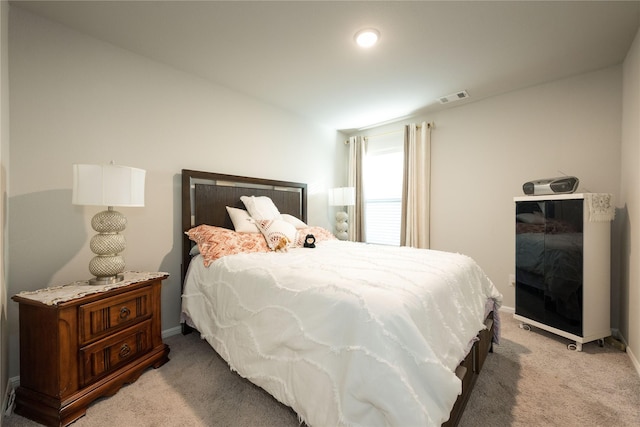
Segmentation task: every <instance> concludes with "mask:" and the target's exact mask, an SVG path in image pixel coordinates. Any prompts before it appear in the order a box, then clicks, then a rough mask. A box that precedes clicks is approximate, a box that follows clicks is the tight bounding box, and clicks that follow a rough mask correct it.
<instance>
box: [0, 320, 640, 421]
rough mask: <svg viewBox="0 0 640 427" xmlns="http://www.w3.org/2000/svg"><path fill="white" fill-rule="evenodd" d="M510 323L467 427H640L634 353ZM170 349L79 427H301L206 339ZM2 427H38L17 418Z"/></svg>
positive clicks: (182, 341) (177, 340) (191, 338)
mask: <svg viewBox="0 0 640 427" xmlns="http://www.w3.org/2000/svg"><path fill="white" fill-rule="evenodd" d="M502 317H503V338H502V344H501V345H499V346H496V347H495V352H494V353H493V354H490V355H489V357H488V359H487V362H486V363H485V366H484V369H483V371H482V373H481V375H480V378H479V379H478V382H477V384H476V388H475V390H474V392H473V394H472V396H471V399H470V401H469V404H468V406H467V409H466V411H465V413H464V415H463V418H462V421H461V423H460V426H461V427H469V426H483V427H486V426H496V427H499V426H639V425H640V378H639V377H638V374H637V373H636V371H635V370H634V368H633V366H632V364H631V362H630V360H629V357H628V356H627V355H626V354H625V353H623V352H621V351H619V350H616V349H614V348H613V347H611V346H608V345H605V347H603V348H601V347H599V346H598V345H597V343H589V344H586V345H585V346H584V348H583V351H582V352H574V351H570V350H567V348H566V345H567V343H569V341H568V340H565V339H563V338H559V337H557V336H555V335H552V334H549V333H546V332H544V331H539V330H534V331H531V332H529V331H526V330H523V329H520V328H519V327H518V322H516V321H514V320H513V318H512V317H511V316H510V315H508V314H503V315H502ZM166 342H167V343H168V344H169V345H170V346H171V354H170V355H169V356H170V357H171V361H170V362H169V363H167V364H166V365H164V366H163V367H161V368H160V369H157V370H148V371H147V372H145V373H144V374H143V375H142V376H141V377H140V379H139V380H138V381H136V382H135V383H134V384H131V385H128V386H126V387H124V388H122V389H121V390H120V391H119V392H118V393H117V394H116V395H114V396H112V397H109V398H104V399H100V400H98V401H96V402H95V403H94V404H93V405H91V406H90V407H89V409H88V411H87V414H86V416H85V417H83V418H81V419H80V420H78V421H77V422H76V423H74V424H73V425H74V426H77V427H85V426H107V425H122V426H278V427H287V426H291V427H297V426H299V423H298V418H297V416H296V415H295V413H293V411H291V410H290V409H289V408H287V407H285V406H283V405H281V404H279V403H278V402H276V401H275V400H274V399H273V398H271V397H270V396H269V395H268V394H267V393H266V392H264V391H263V390H262V389H260V388H258V387H255V386H253V385H252V384H251V383H249V382H247V381H245V380H243V379H242V378H240V377H239V376H238V375H236V374H235V373H233V372H231V371H230V370H229V369H228V367H227V365H226V363H225V362H224V361H222V360H221V359H220V358H219V357H218V356H217V354H216V353H215V352H214V351H213V349H211V347H209V345H208V344H207V343H206V342H205V341H202V340H200V339H199V337H198V336H197V335H195V334H191V335H188V336H181V335H178V336H173V337H170V338H168V339H167V340H166ZM2 425H3V426H6V427H18V426H35V425H36V424H35V423H33V422H31V421H29V420H27V419H25V418H23V417H20V416H17V415H15V414H14V415H12V416H10V417H5V418H4V420H3V423H2ZM403 427H404V426H403Z"/></svg>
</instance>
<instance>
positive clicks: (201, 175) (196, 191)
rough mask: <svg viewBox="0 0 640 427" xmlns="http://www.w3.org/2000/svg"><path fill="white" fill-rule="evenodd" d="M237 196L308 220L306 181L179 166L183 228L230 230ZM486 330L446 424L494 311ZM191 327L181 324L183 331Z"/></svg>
mask: <svg viewBox="0 0 640 427" xmlns="http://www.w3.org/2000/svg"><path fill="white" fill-rule="evenodd" d="M240 196H268V197H271V199H272V200H273V202H274V203H275V205H276V206H277V207H278V210H280V212H281V213H287V214H290V215H293V216H295V217H297V218H300V219H301V220H302V221H304V222H307V185H306V184H303V183H299V182H290V181H277V180H270V179H260V178H249V177H244V176H235V175H224V174H218V173H210V172H201V171H194V170H188V169H183V170H182V231H183V232H184V231H187V230H189V229H190V228H192V227H195V226H197V225H200V224H208V225H214V226H218V227H224V228H228V229H231V230H233V224H232V223H231V219H230V218H229V215H228V214H227V210H226V208H225V206H231V207H236V208H242V209H244V205H243V204H242V202H241V201H240ZM192 246H193V243H192V242H191V241H190V240H189V238H188V237H187V236H186V235H185V234H184V233H183V241H182V284H183V286H184V278H185V276H186V272H187V268H188V266H189V261H190V258H191V256H190V255H189V251H190V250H191V248H192ZM485 326H487V329H486V330H483V331H480V333H479V334H478V341H476V342H475V343H474V344H473V347H472V348H471V350H470V351H469V353H468V354H467V357H466V358H465V359H464V360H463V361H462V363H461V364H460V365H459V366H458V367H457V368H456V375H457V376H458V378H460V379H461V380H462V394H461V395H459V396H458V399H457V400H456V403H455V404H454V406H453V409H452V410H451V414H450V417H449V421H447V422H446V423H444V424H443V426H446V427H452V426H456V425H457V424H458V422H459V421H460V418H461V416H462V412H463V411H464V408H465V406H466V404H467V401H468V400H469V396H470V395H471V390H472V389H473V386H474V385H475V383H476V380H477V378H478V375H479V373H480V370H481V368H482V365H483V364H484V361H485V359H486V357H487V354H488V353H489V352H491V351H492V350H493V347H492V341H493V330H494V318H493V313H490V314H489V316H488V317H487V318H486V319H485ZM191 331H192V328H191V327H189V326H188V325H186V324H184V323H183V324H182V332H183V333H189V332H191Z"/></svg>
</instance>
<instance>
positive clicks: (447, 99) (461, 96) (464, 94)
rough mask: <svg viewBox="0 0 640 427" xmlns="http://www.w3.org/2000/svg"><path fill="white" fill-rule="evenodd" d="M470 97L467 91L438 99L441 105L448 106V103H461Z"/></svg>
mask: <svg viewBox="0 0 640 427" xmlns="http://www.w3.org/2000/svg"><path fill="white" fill-rule="evenodd" d="M468 97H469V94H468V93H467V91H466V90H461V91H460V92H456V93H452V94H451V95H447V96H442V97H440V98H438V101H440V104H446V103H448V102H453V101H459V100H461V99H465V98H468Z"/></svg>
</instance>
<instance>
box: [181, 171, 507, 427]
mask: <svg viewBox="0 0 640 427" xmlns="http://www.w3.org/2000/svg"><path fill="white" fill-rule="evenodd" d="M248 197H251V199H250V200H249V199H247V198H248ZM241 198H244V199H245V201H246V202H251V203H253V200H254V198H260V199H264V198H268V199H270V200H272V201H273V204H274V205H275V207H277V211H278V212H279V214H281V216H282V218H285V217H286V218H288V220H287V221H288V222H289V223H290V224H295V232H296V234H295V236H294V237H293V238H289V239H287V243H288V245H287V246H286V247H278V245H277V244H275V242H271V240H274V239H273V236H274V235H275V234H276V233H273V234H269V233H268V231H269V230H271V229H269V228H268V227H267V226H271V225H273V224H276V223H278V224H280V223H281V222H283V221H280V220H273V221H272V222H268V221H262V220H260V219H261V218H259V220H258V221H257V222H256V221H255V220H254V219H255V217H256V216H255V215H251V216H250V217H251V218H253V220H251V221H250V222H251V224H252V225H254V224H255V225H257V228H258V232H257V233H256V232H253V233H249V232H247V233H238V232H236V231H233V230H235V229H237V227H238V222H237V221H236V223H235V225H234V222H233V221H232V219H231V216H232V214H231V213H232V212H235V211H233V209H231V210H230V208H235V209H244V208H248V207H249V208H250V206H247V205H245V203H243V201H242V200H241ZM306 199H307V186H306V184H303V183H295V182H285V181H275V180H266V179H258V178H249V177H239V176H231V175H223V174H215V173H209V172H201V171H192V170H183V171H182V221H183V222H182V226H183V231H185V235H184V241H183V292H182V321H183V331H184V332H185V333H187V332H189V331H191V330H193V329H195V330H197V331H198V332H199V333H200V334H201V336H202V337H203V338H204V339H206V340H207V341H208V342H209V344H210V345H211V346H212V347H213V348H214V349H215V350H216V351H217V352H218V354H220V356H221V357H222V358H223V359H225V360H226V361H227V363H228V364H229V366H230V368H231V369H232V370H234V371H236V372H238V374H239V375H241V376H242V377H245V378H247V379H249V380H250V381H251V382H253V383H255V384H256V385H258V386H260V387H262V388H263V389H265V390H266V391H267V392H269V393H270V394H271V395H273V396H274V397H275V398H276V399H277V400H278V401H280V402H282V403H284V404H285V405H288V406H290V407H291V408H293V410H294V411H295V412H296V413H297V414H298V417H299V419H300V421H301V422H304V423H306V424H308V425H310V426H328V425H331V426H333V425H366V426H375V425H398V426H400V425H402V426H411V425H420V426H439V425H446V426H450V425H456V424H457V422H458V421H459V419H460V416H461V414H462V411H463V409H464V406H465V404H466V401H467V400H468V398H469V395H470V393H471V390H472V388H473V385H474V383H475V381H476V378H477V376H478V374H479V372H480V369H481V368H482V364H483V363H484V360H485V358H486V356H487V354H488V353H489V352H490V351H491V349H492V345H493V342H497V340H498V339H499V319H498V311H497V309H498V308H499V306H500V303H501V298H502V297H501V295H500V293H499V292H498V291H497V290H496V289H495V287H494V286H493V284H492V283H491V281H490V280H489V279H488V278H487V276H486V275H485V274H484V273H483V272H482V270H481V269H480V268H479V267H478V266H477V264H476V263H475V262H474V261H473V260H471V259H470V258H469V257H466V256H464V255H460V254H452V253H447V252H439V251H426V250H421V249H413V248H406V247H405V248H402V247H400V248H399V247H383V246H378V245H367V244H363V243H355V242H344V241H338V240H337V239H335V238H334V237H333V236H332V235H331V233H329V232H328V231H327V230H324V229H322V228H319V227H309V226H307V225H306V222H307V201H306ZM254 208H255V206H254ZM249 211H251V209H249ZM254 213H255V212H254ZM233 215H235V214H233ZM235 219H237V217H235ZM287 221H284V222H287ZM296 221H298V222H296ZM283 226H284V224H283ZM285 228H286V227H285ZM287 230H289V228H287ZM187 232H188V233H187ZM251 234H253V235H252V236H251ZM309 234H313V236H314V237H315V238H316V241H315V243H313V244H312V245H310V246H314V247H304V242H306V237H307V236H308V235H309ZM227 238H228V239H229V240H228V242H231V243H229V244H227V243H224V244H223V243H221V242H227V240H226V239H227ZM239 241H241V243H238V242H239ZM264 242H266V243H267V245H268V246H271V243H274V244H273V247H269V248H267V249H266V250H265V249H264V247H262V246H261V245H263V244H264ZM279 243H281V242H279ZM245 249H246V250H245ZM274 249H275V250H274ZM212 253H214V255H213V256H212V255H211V254H212ZM425 277H428V280H429V283H431V284H430V285H429V286H428V287H425V285H424V283H423V282H424V281H425Z"/></svg>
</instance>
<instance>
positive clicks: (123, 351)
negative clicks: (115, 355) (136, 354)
mask: <svg viewBox="0 0 640 427" xmlns="http://www.w3.org/2000/svg"><path fill="white" fill-rule="evenodd" d="M129 353H131V348H130V347H129V346H128V345H127V344H126V343H124V344H122V347H120V359H124V358H125V357H127V356H128V355H129Z"/></svg>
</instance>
